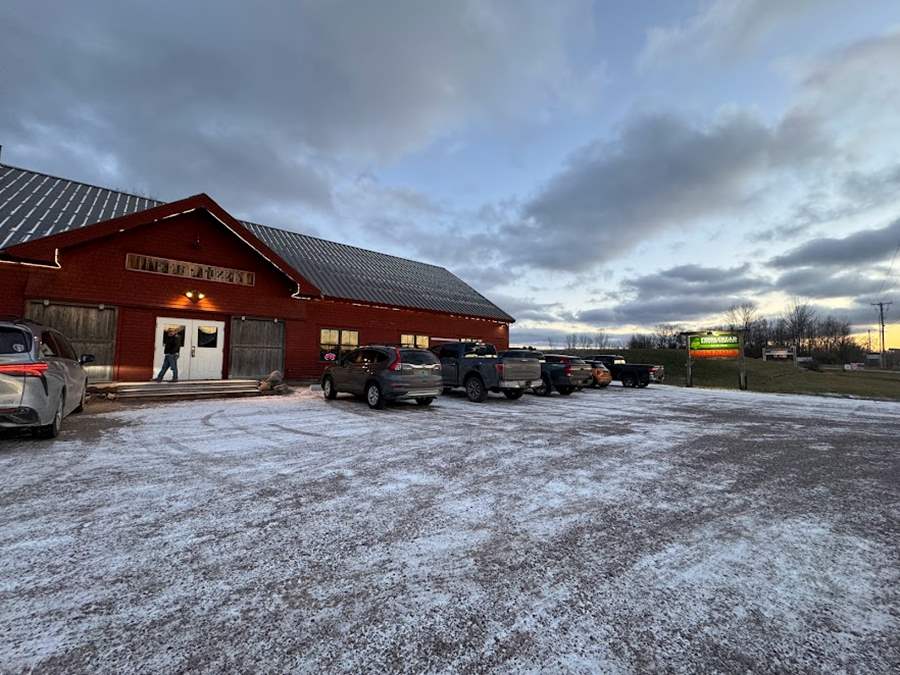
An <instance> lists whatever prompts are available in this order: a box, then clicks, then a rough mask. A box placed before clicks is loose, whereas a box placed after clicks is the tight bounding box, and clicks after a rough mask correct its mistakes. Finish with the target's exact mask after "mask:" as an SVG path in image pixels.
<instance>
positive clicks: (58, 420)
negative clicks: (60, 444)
mask: <svg viewBox="0 0 900 675" xmlns="http://www.w3.org/2000/svg"><path fill="white" fill-rule="evenodd" d="M65 403H66V397H65V394H64V393H63V394H60V395H59V403H58V404H57V405H56V412H55V413H54V414H53V421H52V422H50V424H46V425H44V426H42V427H38V428H37V429H35V430H34V435H35V436H37V437H38V438H56V437H57V436H59V430H60V429H61V428H62V420H63V410H64V409H65Z"/></svg>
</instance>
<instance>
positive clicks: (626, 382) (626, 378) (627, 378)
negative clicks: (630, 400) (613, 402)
mask: <svg viewBox="0 0 900 675" xmlns="http://www.w3.org/2000/svg"><path fill="white" fill-rule="evenodd" d="M622 386H623V387H633V386H634V378H633V377H631V375H623V376H622Z"/></svg>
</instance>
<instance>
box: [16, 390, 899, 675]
mask: <svg viewBox="0 0 900 675" xmlns="http://www.w3.org/2000/svg"><path fill="white" fill-rule="evenodd" d="M898 438H900V405H898V404H896V403H882V402H872V401H856V400H850V399H823V398H812V397H803V396H784V395H767V394H753V393H747V392H724V391H710V390H684V389H677V388H674V387H655V386H654V387H651V388H649V389H647V390H636V391H635V390H630V389H622V388H620V387H611V388H609V389H607V390H605V391H586V392H581V393H579V394H576V395H573V396H572V397H558V396H554V397H551V398H549V399H543V398H537V397H532V396H526V397H525V398H523V399H522V400H520V401H515V402H513V401H507V400H506V399H503V398H500V397H491V398H490V399H489V400H488V401H487V402H485V403H484V404H481V405H475V404H470V403H468V402H467V401H466V400H465V399H464V398H462V397H460V396H456V395H451V396H443V397H441V398H440V399H438V401H436V402H435V403H434V405H433V406H432V407H430V408H419V407H418V406H414V405H397V406H393V407H390V408H388V409H387V410H385V411H372V410H370V409H369V408H368V407H367V406H366V405H365V404H364V403H360V402H357V401H353V400H350V399H343V398H342V399H339V400H337V401H334V402H326V401H324V400H322V398H321V394H320V393H319V392H314V391H312V390H310V389H301V390H298V391H296V392H295V393H294V394H292V395H290V396H285V397H265V398H252V399H233V400H210V401H197V402H190V403H173V404H165V405H142V406H140V407H134V408H127V409H122V410H117V411H115V412H108V413H104V414H102V415H91V414H88V415H83V416H80V417H72V418H70V419H69V420H67V424H66V427H65V430H64V433H63V435H62V436H61V437H60V439H58V440H57V441H55V442H52V443H36V442H33V441H31V440H26V439H19V440H9V439H7V440H3V441H0V443H2V444H3V445H2V446H0V475H2V476H3V480H2V482H0V557H2V560H3V561H4V562H3V565H2V566H0V635H3V636H4V639H3V640H2V641H0V667H2V669H3V670H11V671H18V670H29V669H37V670H41V671H44V672H72V671H91V672H117V673H118V672H137V671H176V670H177V671H184V670H192V671H201V672H221V671H224V670H247V669H250V670H267V671H285V670H304V671H323V670H332V671H333V670H347V671H360V670H378V671H416V672H421V671H428V670H442V671H485V670H501V671H517V670H519V671H520V670H526V671H532V672H533V671H557V672H558V671H569V672H598V671H600V672H633V671H647V670H664V669H668V670H671V671H675V672H696V671H712V670H719V671H736V670H754V671H756V670H763V671H785V670H788V671H812V670H825V671H835V670H847V671H855V672H887V671H890V670H891V669H892V668H895V667H896V665H897V664H898V662H900V638H898V636H900V609H898V607H900V591H898V589H900V551H898V546H897V541H898V540H900V441H898Z"/></svg>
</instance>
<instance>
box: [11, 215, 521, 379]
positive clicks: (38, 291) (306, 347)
mask: <svg viewBox="0 0 900 675" xmlns="http://www.w3.org/2000/svg"><path fill="white" fill-rule="evenodd" d="M127 253H140V254H144V255H152V256H159V257H163V258H171V259H175V260H183V261H188V262H198V263H205V264H210V265H217V266H220V267H231V268H236V269H241V270H248V271H252V272H254V273H255V275H256V279H255V285H254V286H253V287H247V286H238V285H233V284H224V283H216V282H208V281H196V280H191V279H184V278H179V277H169V276H163V275H158V274H149V273H145V272H134V271H130V270H126V269H125V256H126V254H127ZM59 259H60V263H61V265H62V269H59V270H56V269H47V268H41V267H32V266H23V265H14V264H6V263H0V313H3V314H18V315H21V314H22V313H23V312H24V310H25V304H26V302H27V301H29V300H45V299H46V300H50V301H51V302H72V303H82V304H107V305H114V306H116V307H118V308H119V325H118V331H117V345H116V370H115V372H116V378H117V379H121V380H145V379H149V378H150V377H151V375H152V372H151V369H152V362H153V349H154V344H153V339H154V330H155V325H156V317H158V316H184V317H188V318H191V317H195V318H196V317H201V316H202V317H207V318H209V319H210V320H221V321H225V322H226V325H227V324H228V318H229V317H231V316H241V315H246V316H254V317H265V318H273V319H274V318H277V319H280V320H284V321H285V371H286V373H285V374H286V376H287V377H288V378H308V377H316V376H318V375H319V374H320V373H321V372H322V368H323V367H324V364H322V363H320V362H319V330H320V329H321V328H345V329H352V330H357V331H359V340H360V343H361V344H364V343H367V342H368V343H372V342H387V343H397V342H399V341H400V335H401V334H402V333H414V334H419V335H429V336H432V337H445V338H459V337H475V338H480V339H483V340H485V341H487V342H491V343H493V344H496V345H497V347H498V348H505V347H507V346H508V344H509V327H508V325H507V324H504V323H498V322H496V321H489V320H482V319H472V318H465V317H457V316H450V315H446V314H440V313H435V312H425V311H415V310H409V309H392V308H383V307H374V306H369V305H364V304H360V303H352V302H343V301H339V300H318V299H317V300H298V299H295V298H292V297H290V296H291V294H292V293H293V292H294V291H295V290H296V283H294V282H293V281H291V280H290V279H288V278H287V277H286V276H285V275H284V274H283V273H282V272H280V271H279V270H276V269H275V268H274V267H273V266H272V265H271V264H270V263H269V262H267V261H266V260H264V259H263V258H262V257H261V256H260V255H258V254H257V253H256V252H254V251H253V250H252V249H250V248H249V247H248V246H246V245H245V244H244V243H243V242H241V241H240V240H239V239H238V238H237V237H235V236H234V235H233V234H232V233H231V232H229V231H227V230H226V229H225V228H224V227H222V225H221V223H218V222H216V221H215V220H214V219H213V218H211V217H210V216H209V215H208V214H206V213H205V212H203V211H195V212H192V213H186V214H182V215H179V216H176V217H173V218H170V219H168V220H166V221H162V222H157V223H155V224H153V225H152V226H148V227H143V228H135V229H130V230H127V231H125V232H121V233H113V234H111V235H110V236H107V237H103V238H100V239H95V240H91V241H86V242H83V243H76V244H74V245H72V246H71V247H69V248H66V249H64V250H62V251H60V255H59ZM188 289H197V290H200V291H202V292H203V293H205V294H206V298H205V299H204V300H202V301H201V302H200V303H198V304H193V303H191V302H190V301H189V300H188V299H187V298H186V297H185V296H184V292H185V291H186V290H188ZM225 348H226V351H225V354H226V357H225V372H224V373H223V375H224V376H226V377H227V368H228V356H227V355H228V329H227V328H226V343H225Z"/></svg>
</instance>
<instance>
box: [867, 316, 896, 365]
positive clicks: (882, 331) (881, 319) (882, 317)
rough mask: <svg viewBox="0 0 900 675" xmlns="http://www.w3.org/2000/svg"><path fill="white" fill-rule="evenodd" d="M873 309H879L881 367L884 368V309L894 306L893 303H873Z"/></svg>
mask: <svg viewBox="0 0 900 675" xmlns="http://www.w3.org/2000/svg"><path fill="white" fill-rule="evenodd" d="M869 304H871V305H872V307H877V308H878V318H879V321H880V322H881V367H882V368H884V308H885V307H890V306H891V305H893V304H894V303H893V302H872V303H869Z"/></svg>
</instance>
